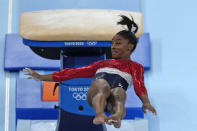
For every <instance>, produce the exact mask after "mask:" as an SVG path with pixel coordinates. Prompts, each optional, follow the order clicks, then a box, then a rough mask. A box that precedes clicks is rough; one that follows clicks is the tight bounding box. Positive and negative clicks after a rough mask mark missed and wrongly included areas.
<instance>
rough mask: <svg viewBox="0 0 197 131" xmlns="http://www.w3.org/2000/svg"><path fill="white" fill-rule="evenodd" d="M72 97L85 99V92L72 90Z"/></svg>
mask: <svg viewBox="0 0 197 131" xmlns="http://www.w3.org/2000/svg"><path fill="white" fill-rule="evenodd" d="M73 98H75V100H77V101H79V100H86V99H87V92H86V93H84V92H79V93H78V92H74V93H73Z"/></svg>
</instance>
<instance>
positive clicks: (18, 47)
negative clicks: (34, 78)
mask: <svg viewBox="0 0 197 131" xmlns="http://www.w3.org/2000/svg"><path fill="white" fill-rule="evenodd" d="M132 60H134V61H136V62H139V63H141V64H142V65H143V66H144V68H145V69H150V38H149V33H144V34H143V35H142V36H141V37H140V38H139V42H138V45H137V48H136V50H135V51H134V52H133V54H132ZM4 61H5V62H4V69H5V70H10V71H12V70H21V69H23V68H24V67H29V68H32V69H37V70H59V69H60V61H59V60H50V59H46V58H42V57H40V56H38V55H37V54H35V53H34V52H33V51H32V50H31V49H30V48H29V47H28V46H25V45H24V44H23V40H22V38H21V37H20V36H19V35H18V34H7V35H6V41H5V58H4Z"/></svg>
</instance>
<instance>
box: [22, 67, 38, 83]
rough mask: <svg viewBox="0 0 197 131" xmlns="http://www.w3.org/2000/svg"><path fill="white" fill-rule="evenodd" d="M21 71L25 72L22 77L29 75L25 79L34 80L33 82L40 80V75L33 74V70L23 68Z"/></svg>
mask: <svg viewBox="0 0 197 131" xmlns="http://www.w3.org/2000/svg"><path fill="white" fill-rule="evenodd" d="M23 71H25V72H27V73H25V74H24V75H29V77H27V79H34V80H37V81H39V80H41V79H40V76H41V75H40V74H38V73H37V72H35V71H34V70H32V69H30V68H24V69H23Z"/></svg>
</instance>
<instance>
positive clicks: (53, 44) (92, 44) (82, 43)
mask: <svg viewBox="0 0 197 131" xmlns="http://www.w3.org/2000/svg"><path fill="white" fill-rule="evenodd" d="M23 43H24V44H25V45H28V46H35V47H109V46H111V42H110V41H34V40H27V39H23Z"/></svg>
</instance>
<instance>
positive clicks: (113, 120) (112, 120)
mask: <svg viewBox="0 0 197 131" xmlns="http://www.w3.org/2000/svg"><path fill="white" fill-rule="evenodd" d="M105 123H106V124H109V125H112V124H113V125H114V127H115V128H120V126H121V117H120V115H117V114H113V115H111V116H109V117H108V118H107V119H106V120H105Z"/></svg>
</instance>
